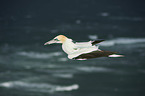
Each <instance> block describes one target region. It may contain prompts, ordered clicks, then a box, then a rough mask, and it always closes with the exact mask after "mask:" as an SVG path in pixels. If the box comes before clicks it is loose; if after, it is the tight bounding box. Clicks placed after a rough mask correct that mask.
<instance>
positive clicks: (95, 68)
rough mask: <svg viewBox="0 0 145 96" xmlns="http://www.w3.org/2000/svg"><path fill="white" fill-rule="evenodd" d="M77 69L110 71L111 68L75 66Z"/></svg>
mask: <svg viewBox="0 0 145 96" xmlns="http://www.w3.org/2000/svg"><path fill="white" fill-rule="evenodd" d="M77 70H79V71H84V72H110V71H112V69H109V68H104V67H87V66H86V67H77Z"/></svg>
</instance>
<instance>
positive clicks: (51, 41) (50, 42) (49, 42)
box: [44, 40, 56, 45]
mask: <svg viewBox="0 0 145 96" xmlns="http://www.w3.org/2000/svg"><path fill="white" fill-rule="evenodd" d="M53 43H56V41H55V40H50V41H48V42H46V43H45V44H44V45H48V44H53Z"/></svg>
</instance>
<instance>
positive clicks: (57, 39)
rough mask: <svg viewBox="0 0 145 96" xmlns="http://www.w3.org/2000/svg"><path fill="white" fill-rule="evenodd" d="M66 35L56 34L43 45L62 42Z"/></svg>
mask: <svg viewBox="0 0 145 96" xmlns="http://www.w3.org/2000/svg"><path fill="white" fill-rule="evenodd" d="M66 39H67V37H66V36H64V35H58V36H56V37H55V38H54V39H52V40H50V41H48V42H46V43H45V44H44V45H48V44H53V43H64V42H65V41H66Z"/></svg>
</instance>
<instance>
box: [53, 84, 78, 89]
mask: <svg viewBox="0 0 145 96" xmlns="http://www.w3.org/2000/svg"><path fill="white" fill-rule="evenodd" d="M78 88H79V85H78V84H73V85H70V86H63V87H61V86H57V87H56V91H72V90H77V89H78Z"/></svg>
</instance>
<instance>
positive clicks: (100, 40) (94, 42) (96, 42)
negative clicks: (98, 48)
mask: <svg viewBox="0 0 145 96" xmlns="http://www.w3.org/2000/svg"><path fill="white" fill-rule="evenodd" d="M103 41H105V40H104V39H98V40H95V41H93V42H92V43H91V44H92V45H95V44H98V43H100V42H103Z"/></svg>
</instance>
